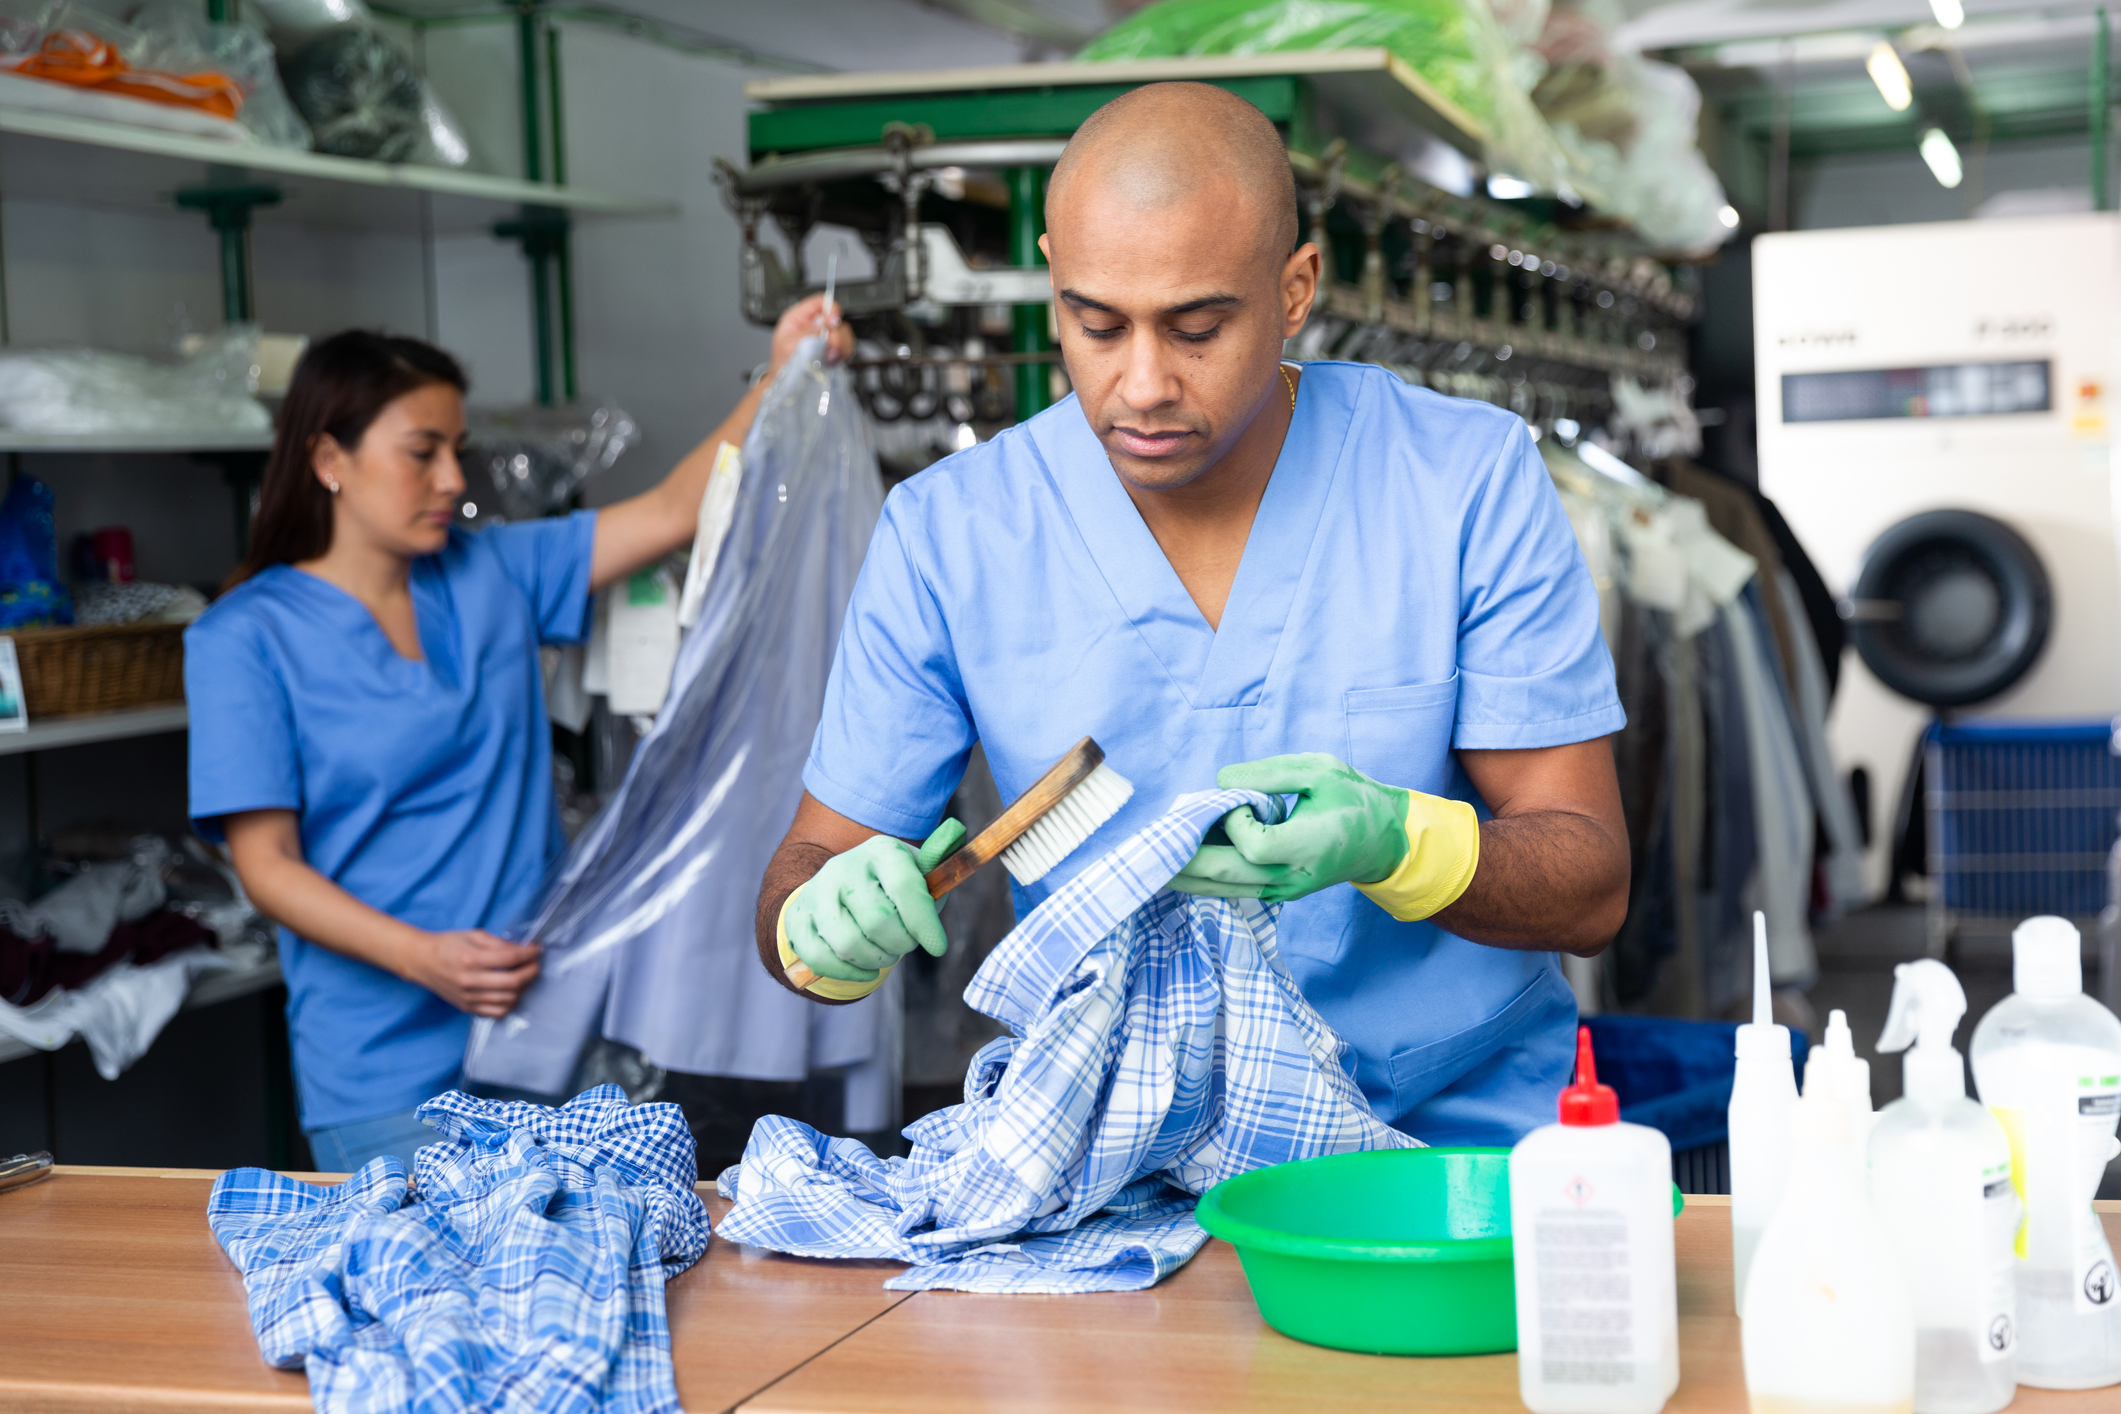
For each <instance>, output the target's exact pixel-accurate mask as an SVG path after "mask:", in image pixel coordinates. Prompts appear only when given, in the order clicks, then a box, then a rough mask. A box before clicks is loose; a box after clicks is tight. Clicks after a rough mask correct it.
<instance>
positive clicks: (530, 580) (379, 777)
mask: <svg viewBox="0 0 2121 1414" xmlns="http://www.w3.org/2000/svg"><path fill="white" fill-rule="evenodd" d="M828 322H829V324H830V325H831V326H832V334H831V344H830V346H829V348H830V350H831V356H834V357H837V356H840V355H843V354H844V353H845V351H846V350H847V349H848V348H850V347H851V346H852V340H851V337H850V335H849V333H848V331H847V330H846V328H845V327H844V326H842V325H840V323H839V320H838V317H837V311H836V310H835V311H830V312H829V313H828V311H827V310H826V309H825V306H824V302H823V300H822V299H810V300H806V301H804V302H803V303H801V304H798V305H796V306H795V307H794V308H792V309H790V310H789V311H788V313H787V314H786V315H784V316H783V317H782V319H781V321H780V324H779V326H778V327H777V328H776V329H775V330H774V335H773V345H772V359H771V365H770V366H771V368H773V369H776V370H777V369H778V368H779V367H780V365H781V363H782V362H783V361H784V360H785V359H786V358H787V357H788V356H789V354H790V353H791V352H793V350H794V348H795V346H796V344H797V343H798V342H799V341H800V340H801V339H802V337H803V336H804V335H806V334H808V333H810V332H811V331H813V330H815V329H817V328H818V327H819V326H820V325H821V323H828ZM764 386H765V383H764V381H763V380H762V381H761V382H760V384H759V386H758V387H757V388H754V389H753V390H752V392H751V393H750V394H749V395H747V396H746V397H745V398H744V399H743V401H741V402H740V403H738V404H737V406H736V410H735V411H734V412H732V413H730V415H729V417H728V419H727V420H726V421H724V422H723V423H722V425H721V426H719V427H717V428H716V429H715V430H714V431H713V433H711V434H710V435H709V436H708V438H707V440H705V441H704V442H702V443H701V444H700V445H699V446H698V447H697V448H695V449H694V450H693V451H692V452H691V453H690V454H689V455H687V456H686V458H685V459H684V460H683V461H681V462H679V463H678V465H677V467H676V468H675V469H674V470H673V471H672V472H671V473H670V474H669V476H667V477H666V478H664V480H663V481H662V483H661V484H660V485H658V486H656V487H655V488H654V489H653V490H651V491H648V492H645V493H643V494H642V495H639V496H635V497H633V498H632V499H630V500H626V501H621V502H618V503H617V504H615V505H612V506H607V507H605V508H604V509H602V510H600V511H578V512H576V513H575V514H574V515H572V516H568V517H566V518H564V519H554V520H539V521H530V522H525V523H522V524H516V525H497V526H493V527H491V528H489V529H487V530H485V531H483V532H481V533H479V534H477V535H471V534H466V533H465V532H464V531H462V530H460V529H458V528H456V526H455V518H456V510H457V503H458V501H459V500H460V499H461V498H462V496H463V494H464V476H463V472H462V469H461V468H460V467H459V465H458V462H457V456H458V448H459V446H460V445H461V443H462V441H463V438H464V391H465V387H466V380H465V377H464V372H463V370H462V369H461V368H460V367H458V365H457V362H456V360H454V359H452V358H451V357H450V356H449V355H448V354H446V353H443V352H442V351H441V350H440V349H437V348H434V347H432V346H431V345H428V344H424V343H421V342H419V341H418V340H416V339H402V338H393V337H390V336H388V335H384V334H375V333H368V332H365V331H361V330H351V331H348V332H346V333H343V334H335V335H333V336H332V337H330V338H328V339H323V340H321V341H319V342H318V343H316V344H314V345H312V346H311V347H310V349H309V350H308V351H307V352H306V353H305V354H303V356H302V359H301V362H300V363H299V364H297V365H296V368H295V373H294V378H293V381H292V382H291V383H290V384H289V386H288V391H287V400H286V403H285V404H284V405H283V407H282V409H281V413H280V425H279V431H278V434H277V436H276V439H275V441H274V444H273V450H272V456H271V458H270V460H269V461H268V462H267V463H266V469H265V479H264V485H263V487H262V489H261V494H260V497H259V501H258V512H257V516H256V518H255V520H254V523H253V526H252V530H251V542H250V553H249V555H248V556H246V557H245V559H244V561H243V564H242V566H241V567H240V568H239V569H238V570H237V571H236V573H235V575H234V576H232V578H231V580H230V588H229V590H228V592H227V593H225V594H224V595H223V596H222V597H221V598H220V599H219V600H218V601H216V602H215V604H214V605H213V607H212V608H210V609H208V610H207V611H206V613H205V614H204V615H202V616H201V617H200V618H199V620H198V621H197V622H196V623H194V624H193V625H192V626H191V628H190V629H188V630H187V631H186V632H185V635H184V650H185V651H184V689H185V695H186V697H187V698H188V699H189V702H190V705H191V813H192V817H193V819H194V821H195V823H196V825H197V827H198V829H199V831H200V833H201V834H203V835H204V836H206V837H207V838H208V839H212V840H224V839H225V841H226V842H227V844H228V847H229V853H230V855H231V857H232V858H233V859H234V861H235V866H236V872H237V873H238V874H239V875H241V876H242V879H243V886H244V888H245V889H246V890H247V891H248V892H249V894H250V897H251V900H252V902H254V903H255V904H256V905H257V906H258V908H259V909H260V910H261V911H262V912H264V913H265V914H266V915H267V916H269V917H271V918H273V919H274V920H276V921H277V922H278V923H279V924H280V966H281V970H282V971H283V972H284V973H285V975H286V979H287V1021H288V1030H289V1033H290V1036H291V1038H292V1041H293V1051H294V1069H295V1078H296V1083H297V1089H298V1091H299V1095H300V1101H301V1112H302V1127H303V1129H304V1130H305V1131H307V1133H308V1134H309V1140H310V1148H311V1151H312V1153H313V1154H314V1156H315V1160H316V1163H317V1166H318V1167H319V1168H322V1169H327V1170H334V1171H344V1170H352V1169H355V1168H359V1167H360V1166H361V1165H362V1164H363V1163H365V1162H367V1161H368V1160H369V1159H370V1158H373V1157H375V1156H376V1155H378V1154H385V1153H394V1154H398V1155H399V1156H400V1157H402V1158H404V1159H405V1161H406V1162H407V1163H408V1165H409V1164H410V1162H411V1158H412V1152H413V1150H414V1149H416V1148H418V1147H419V1145H420V1144H422V1143H424V1142H426V1141H427V1140H430V1139H432V1138H434V1137H435V1136H434V1133H433V1131H432V1130H429V1129H427V1128H426V1127H425V1126H423V1125H421V1124H420V1123H419V1122H418V1121H416V1120H415V1119H414V1118H413V1110H414V1108H415V1107H416V1106H417V1105H419V1104H420V1103H421V1102H422V1101H424V1100H426V1099H428V1098H429V1097H431V1096H433V1095H435V1094H437V1093H439V1092H440V1091H443V1090H446V1089H448V1088H449V1087H450V1086H451V1085H452V1084H454V1083H455V1082H456V1080H457V1076H458V1072H459V1069H460V1065H461V1062H462V1059H463V1054H464V1041H465V1037H466V1034H467V1030H468V1028H469V1026H470V1018H471V1017H472V1016H504V1015H506V1014H507V1013H508V1011H509V1010H510V1008H511V1007H513V1006H514V1004H515V1001H516V998H517V997H518V996H519V995H521V993H522V991H523V989H524V988H525V987H526V986H528V985H529V984H530V982H531V980H532V979H533V978H534V977H536V976H537V971H538V950H537V948H536V946H535V945H533V944H522V945H518V944H514V943H510V942H506V941H504V940H502V939H500V938H498V937H495V936H494V935H493V934H492V933H489V932H487V931H485V930H486V929H488V928H492V927H498V926H501V925H503V924H505V923H507V922H509V921H511V920H512V919H513V918H514V917H515V916H516V915H517V914H518V913H519V912H521V911H522V910H523V909H524V908H525V907H526V906H527V905H529V904H530V903H531V902H532V901H533V896H534V895H535V893H536V891H537V889H538V887H539V884H540V883H541V882H542V880H543V877H544V875H545V872H546V870H547V868H548V867H549V866H550V865H551V863H552V861H553V860H554V859H555V858H556V857H557V856H558V854H559V852H560V849H561V847H562V845H563V843H564V839H563V837H562V835H561V832H560V819H559V811H558V808H557V805H556V802H555V801H554V799H553V793H552V761H551V753H552V747H551V738H550V736H549V734H548V732H547V729H546V720H545V699H544V683H543V679H542V676H541V674H540V671H539V665H538V646H539V645H540V644H542V643H566V642H575V641H578V640H579V639H580V638H581V637H582V636H583V634H584V633H585V632H586V631H587V628H588V610H589V603H590V595H591V594H592V593H593V592H595V591H596V590H597V589H599V588H601V587H603V586H604V585H607V584H611V583H613V582H615V581H617V580H619V579H622V578H624V577H625V576H627V575H629V574H631V573H633V572H634V571H635V570H637V569H640V568H642V567H643V566H645V565H648V564H650V563H652V562H654V561H655V560H658V559H660V558H662V557H663V556H664V555H667V554H669V553H671V552H672V551H674V550H676V549H678V548H680V547H681V546H683V545H684V544H685V543H686V542H687V541H689V540H691V539H692V535H693V528H694V526H695V524H696V523H697V520H698V515H699V505H700V497H701V494H702V493H703V492H704V490H705V489H706V485H707V477H708V474H709V472H710V471H711V470H712V467H713V464H714V455H715V450H716V448H717V446H718V445H719V444H720V443H723V442H729V443H731V444H736V445H741V444H742V442H743V440H744V434H745V433H746V432H747V431H748V430H749V429H750V426H751V419H752V416H753V414H754V413H755V412H756V410H757V407H758V401H759V397H760V393H761V390H762V389H763V388H764Z"/></svg>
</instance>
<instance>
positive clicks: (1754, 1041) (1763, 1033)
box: [1738, 909, 1790, 1065]
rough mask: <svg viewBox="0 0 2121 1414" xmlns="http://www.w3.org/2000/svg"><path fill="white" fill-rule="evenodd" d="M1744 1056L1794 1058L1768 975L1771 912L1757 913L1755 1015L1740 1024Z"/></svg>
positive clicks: (1784, 1060) (1740, 1047) (1740, 1048)
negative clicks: (1777, 1021)
mask: <svg viewBox="0 0 2121 1414" xmlns="http://www.w3.org/2000/svg"><path fill="white" fill-rule="evenodd" d="M1738 1058H1739V1059H1740V1060H1779V1061H1781V1062H1782V1063H1783V1064H1784V1065H1788V1064H1789V1060H1790V1033H1789V1032H1788V1031H1787V1030H1785V1029H1784V1028H1782V1027H1780V1026H1777V1025H1776V1024H1775V989H1774V983H1773V982H1772V981H1771V980H1770V979H1769V977H1768V959H1767V915H1766V914H1765V913H1761V912H1759V911H1758V910H1757V909H1756V910H1755V911H1754V913H1753V1019H1752V1021H1751V1022H1750V1023H1748V1024H1746V1025H1744V1026H1741V1027H1739V1028H1738Z"/></svg>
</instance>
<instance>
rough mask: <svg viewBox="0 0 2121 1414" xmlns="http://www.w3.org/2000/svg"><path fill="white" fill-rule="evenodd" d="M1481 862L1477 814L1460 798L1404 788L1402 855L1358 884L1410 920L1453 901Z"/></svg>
mask: <svg viewBox="0 0 2121 1414" xmlns="http://www.w3.org/2000/svg"><path fill="white" fill-rule="evenodd" d="M1479 865H1480V816H1479V815H1478V814H1477V813H1475V811H1474V809H1473V807H1472V806H1470V805H1468V804H1467V803H1466V802H1464V801H1463V800H1447V799H1445V798H1444V797H1442V796H1440V795H1423V794H1422V793H1421V792H1420V791H1418V790H1410V791H1408V792H1407V857H1406V858H1404V859H1402V860H1400V861H1399V867H1398V868H1397V869H1394V870H1393V871H1392V872H1391V873H1390V874H1387V875H1386V876H1385V877H1384V878H1382V879H1379V880H1378V881H1377V882H1376V883H1374V884H1357V885H1356V886H1355V887H1356V888H1358V889H1361V890H1362V891H1363V892H1364V893H1365V894H1367V895H1368V896H1369V898H1370V901H1371V902H1372V903H1374V904H1376V905H1377V906H1378V907H1379V908H1381V909H1383V910H1384V911H1385V912H1387V913H1389V914H1391V915H1392V916H1393V917H1394V918H1397V919H1398V920H1399V921H1400V922H1402V923H1415V922H1419V921H1420V920H1421V919H1424V918H1427V917H1429V916H1430V915H1431V914H1434V913H1439V912H1441V911H1442V910H1444V909H1446V908H1449V907H1450V906H1451V905H1452V904H1454V903H1456V902H1458V896H1459V895H1460V894H1462V893H1464V892H1465V891H1466V885H1468V884H1470V883H1472V882H1473V871H1474V870H1475V869H1476V868H1478V867H1479Z"/></svg>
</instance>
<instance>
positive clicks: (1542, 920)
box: [1436, 810, 1628, 957]
mask: <svg viewBox="0 0 2121 1414" xmlns="http://www.w3.org/2000/svg"><path fill="white" fill-rule="evenodd" d="M1627 911H1628V843H1627V840H1626V838H1625V837H1624V836H1623V837H1618V838H1616V837H1615V836H1614V835H1613V834H1612V833H1611V832H1610V831H1609V830H1608V829H1607V828H1606V827H1605V826H1604V825H1602V824H1601V823H1599V822H1598V821H1597V820H1594V819H1592V818H1591V817H1590V816H1587V815H1577V814H1572V813H1570V812H1567V811H1558V810H1556V811H1539V812H1534V813H1527V814H1523V815H1514V816H1511V817H1510V818H1508V819H1502V820H1488V821H1485V822H1483V823H1482V825H1481V827H1480V865H1479V868H1478V869H1476V870H1475V871H1474V874H1473V881H1472V883H1470V884H1468V885H1467V886H1466V891H1465V892H1464V893H1463V894H1461V895H1460V896H1459V897H1458V900H1457V902H1455V903H1453V904H1452V905H1451V906H1450V907H1449V908H1446V909H1444V910H1443V911H1441V912H1440V913H1438V914H1437V915H1436V921H1437V922H1438V923H1439V924H1441V925H1442V926H1443V927H1445V928H1448V929H1450V930H1451V931H1452V932H1453V933H1456V934H1458V936H1460V937H1462V938H1468V939H1471V940H1472V941H1474V942H1476V943H1486V944H1489V945H1490V946H1493V947H1503V948H1532V949H1538V950H1541V951H1544V950H1547V949H1552V948H1559V949H1561V950H1562V951H1563V952H1571V953H1575V954H1576V955H1578V956H1579V957H1590V956H1593V955H1594V954H1596V953H1598V952H1600V951H1602V950H1603V949H1604V947H1605V945H1606V944H1607V943H1609V942H1611V941H1612V939H1613V935H1614V934H1615V933H1617V932H1619V931H1620V925H1621V922H1622V921H1623V920H1624V919H1625V918H1626V917H1627Z"/></svg>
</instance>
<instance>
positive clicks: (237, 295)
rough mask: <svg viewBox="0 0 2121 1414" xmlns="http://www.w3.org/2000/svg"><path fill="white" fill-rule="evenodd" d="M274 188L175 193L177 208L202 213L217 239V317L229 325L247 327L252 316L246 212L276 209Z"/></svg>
mask: <svg viewBox="0 0 2121 1414" xmlns="http://www.w3.org/2000/svg"><path fill="white" fill-rule="evenodd" d="M279 204H280V189H279V188H278V187H267V186H256V185H249V184H243V185H234V184H232V185H228V186H210V187H187V188H185V189H184V190H182V191H180V192H178V193H177V206H178V208H179V209H180V210H184V211H203V212H205V213H206V220H207V223H208V224H209V225H211V226H212V227H213V228H214V231H215V233H216V234H217V235H219V236H220V237H221V316H222V318H223V319H224V320H226V321H227V322H228V323H230V324H248V323H249V322H251V320H252V319H253V318H255V317H256V307H255V303H254V301H253V298H252V290H251V275H250V213H251V212H252V211H254V210H256V209H257V208H258V207H260V206H278V205H279Z"/></svg>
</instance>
